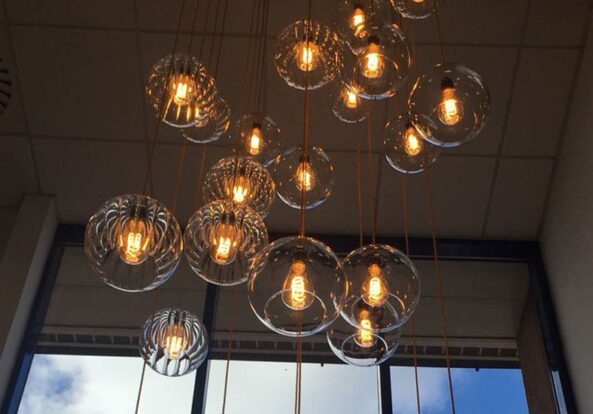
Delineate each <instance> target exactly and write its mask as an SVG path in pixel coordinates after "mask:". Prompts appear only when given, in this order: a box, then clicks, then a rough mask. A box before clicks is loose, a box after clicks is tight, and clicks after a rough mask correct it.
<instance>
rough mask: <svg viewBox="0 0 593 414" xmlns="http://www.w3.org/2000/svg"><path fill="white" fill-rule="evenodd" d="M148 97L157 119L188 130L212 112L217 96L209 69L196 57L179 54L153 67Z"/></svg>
mask: <svg viewBox="0 0 593 414" xmlns="http://www.w3.org/2000/svg"><path fill="white" fill-rule="evenodd" d="M171 66H172V67H171ZM146 95H147V96H148V99H149V102H150V104H151V106H152V108H153V110H154V112H155V114H156V115H157V117H159V118H162V120H163V121H164V122H165V123H167V124H169V125H171V126H174V127H177V128H186V127H189V126H191V125H192V124H194V122H195V121H196V119H201V118H203V116H204V114H207V113H209V112H210V110H211V107H212V104H213V102H214V98H215V97H216V95H217V93H216V87H215V86H214V79H213V78H212V77H211V76H210V75H209V74H208V72H207V70H206V68H205V67H204V66H203V65H202V64H201V63H200V62H198V60H197V59H196V58H195V57H193V56H190V55H186V54H184V53H177V54H175V55H173V56H172V55H169V56H165V57H163V58H161V59H160V60H159V61H158V62H157V63H155V65H154V66H153V67H152V69H151V71H150V74H149V76H148V84H147V85H146Z"/></svg>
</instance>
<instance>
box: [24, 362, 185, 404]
mask: <svg viewBox="0 0 593 414" xmlns="http://www.w3.org/2000/svg"><path fill="white" fill-rule="evenodd" d="M141 371H142V360H141V359H140V358H132V357H98V356H79V355H42V354H38V355H35V357H34V359H33V364H32V366H31V371H30V373H29V378H28V379H27V384H26V385H25V391H24V393H23V398H22V400H21V405H20V407H19V410H18V414H48V413H60V414H105V413H109V414H130V413H133V412H134V408H135V404H136V397H137V394H138V385H139V384H140V374H141ZM194 381H195V372H194V373H192V374H190V375H186V376H184V377H179V378H168V377H164V376H162V375H159V374H157V373H155V372H153V371H151V370H150V369H149V368H148V369H147V370H146V377H145V379H144V388H143V392H142V399H141V403H140V412H141V413H142V414H163V413H176V414H189V413H190V412H191V404H192V396H193V391H194Z"/></svg>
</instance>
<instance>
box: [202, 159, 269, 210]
mask: <svg viewBox="0 0 593 414" xmlns="http://www.w3.org/2000/svg"><path fill="white" fill-rule="evenodd" d="M202 194H203V195H204V200H205V201H206V203H209V202H211V201H215V200H226V199H232V201H233V202H234V203H235V204H236V205H240V206H241V205H247V206H249V207H251V208H252V209H253V210H255V211H256V212H257V214H259V215H260V216H261V217H266V216H267V215H268V212H269V210H270V206H271V205H272V202H273V201H274V198H275V196H276V185H275V184H274V181H273V180H272V177H271V176H270V173H269V172H268V170H266V169H265V168H264V167H263V166H262V165H261V164H260V163H258V162H256V161H254V160H252V159H251V158H247V157H236V156H230V157H226V158H223V159H221V160H219V161H218V162H217V163H216V164H214V166H213V167H212V168H211V169H210V171H208V174H207V175H206V179H205V180H204V186H203V190H202Z"/></svg>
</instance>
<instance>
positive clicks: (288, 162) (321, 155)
mask: <svg viewBox="0 0 593 414" xmlns="http://www.w3.org/2000/svg"><path fill="white" fill-rule="evenodd" d="M272 176H273V177H274V182H275V183H276V192H277V193H278V196H279V197H280V199H281V200H282V201H283V202H284V203H285V204H286V205H288V206H289V207H292V208H296V209H300V208H301V199H302V197H303V195H304V197H305V208H306V209H310V208H315V207H317V206H319V205H321V204H322V203H323V202H324V201H325V200H327V199H328V197H329V196H330V194H331V192H332V189H333V187H334V173H333V166H332V164H331V161H330V160H329V157H328V156H327V154H326V153H325V151H323V150H322V149H321V148H317V147H311V148H310V150H309V152H308V153H307V155H306V156H303V154H302V149H301V147H292V148H290V149H288V150H287V151H285V152H284V154H282V155H281V156H280V157H278V158H277V159H276V162H275V163H274V165H273V166H272Z"/></svg>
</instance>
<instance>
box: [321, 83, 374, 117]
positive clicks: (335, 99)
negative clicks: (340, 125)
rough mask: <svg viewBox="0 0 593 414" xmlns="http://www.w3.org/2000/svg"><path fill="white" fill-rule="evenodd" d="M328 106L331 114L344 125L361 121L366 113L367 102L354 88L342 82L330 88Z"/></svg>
mask: <svg viewBox="0 0 593 414" xmlns="http://www.w3.org/2000/svg"><path fill="white" fill-rule="evenodd" d="M329 104H330V105H331V110H332V113H333V114H334V115H335V116H336V117H337V118H338V119H339V120H340V121H342V122H346V123H355V122H360V121H363V120H364V119H365V118H366V114H367V111H368V102H367V101H366V100H365V99H362V98H361V97H360V95H359V94H358V91H357V90H356V88H354V87H353V86H351V85H350V84H349V83H347V82H344V81H339V82H336V83H335V84H334V85H333V86H332V90H331V92H330V94H329Z"/></svg>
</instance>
